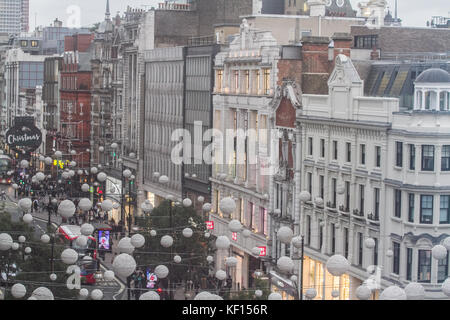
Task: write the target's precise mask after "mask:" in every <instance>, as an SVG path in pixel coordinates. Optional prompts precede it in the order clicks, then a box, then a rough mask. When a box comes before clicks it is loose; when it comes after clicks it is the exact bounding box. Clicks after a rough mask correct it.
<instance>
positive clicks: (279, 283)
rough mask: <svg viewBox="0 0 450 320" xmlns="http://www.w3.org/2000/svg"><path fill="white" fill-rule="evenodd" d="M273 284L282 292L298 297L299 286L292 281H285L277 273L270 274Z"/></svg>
mask: <svg viewBox="0 0 450 320" xmlns="http://www.w3.org/2000/svg"><path fill="white" fill-rule="evenodd" d="M270 276H271V280H272V284H273V285H274V286H276V287H278V288H279V289H280V290H283V291H285V292H286V293H288V294H290V295H291V296H295V295H297V285H296V284H295V283H293V282H292V281H291V280H288V279H285V278H284V277H283V276H281V275H279V274H278V273H277V272H275V271H271V272H270Z"/></svg>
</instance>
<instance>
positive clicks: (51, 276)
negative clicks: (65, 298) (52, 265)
mask: <svg viewBox="0 0 450 320" xmlns="http://www.w3.org/2000/svg"><path fill="white" fill-rule="evenodd" d="M56 279H58V276H57V275H56V274H55V273H52V274H51V275H50V280H52V281H56Z"/></svg>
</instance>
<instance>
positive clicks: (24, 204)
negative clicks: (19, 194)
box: [17, 198, 32, 211]
mask: <svg viewBox="0 0 450 320" xmlns="http://www.w3.org/2000/svg"><path fill="white" fill-rule="evenodd" d="M17 205H18V206H19V208H20V209H22V210H23V211H29V210H30V209H31V206H32V201H31V199H29V198H23V199H20V200H19V202H18V203H17Z"/></svg>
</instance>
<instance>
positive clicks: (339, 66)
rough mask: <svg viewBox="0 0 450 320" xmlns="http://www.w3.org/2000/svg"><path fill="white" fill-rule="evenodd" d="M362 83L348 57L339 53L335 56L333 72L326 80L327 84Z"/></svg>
mask: <svg viewBox="0 0 450 320" xmlns="http://www.w3.org/2000/svg"><path fill="white" fill-rule="evenodd" d="M352 85H362V80H361V78H360V77H359V74H358V71H356V68H355V66H354V65H353V63H352V61H351V60H350V58H349V57H347V56H346V55H343V54H339V55H338V56H337V57H336V63H335V67H334V70H333V72H332V73H331V76H330V78H329V80H328V86H329V87H334V86H347V87H349V86H352Z"/></svg>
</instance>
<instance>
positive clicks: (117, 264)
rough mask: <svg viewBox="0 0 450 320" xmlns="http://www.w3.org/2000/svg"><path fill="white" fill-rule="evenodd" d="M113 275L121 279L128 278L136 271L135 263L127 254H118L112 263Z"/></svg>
mask: <svg viewBox="0 0 450 320" xmlns="http://www.w3.org/2000/svg"><path fill="white" fill-rule="evenodd" d="M113 269H114V273H115V274H117V275H118V276H121V277H128V276H130V275H132V274H133V272H134V271H135V270H136V261H135V260H134V258H133V257H132V256H130V255H129V254H127V253H121V254H119V255H118V256H117V257H116V258H115V259H114V261H113Z"/></svg>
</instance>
